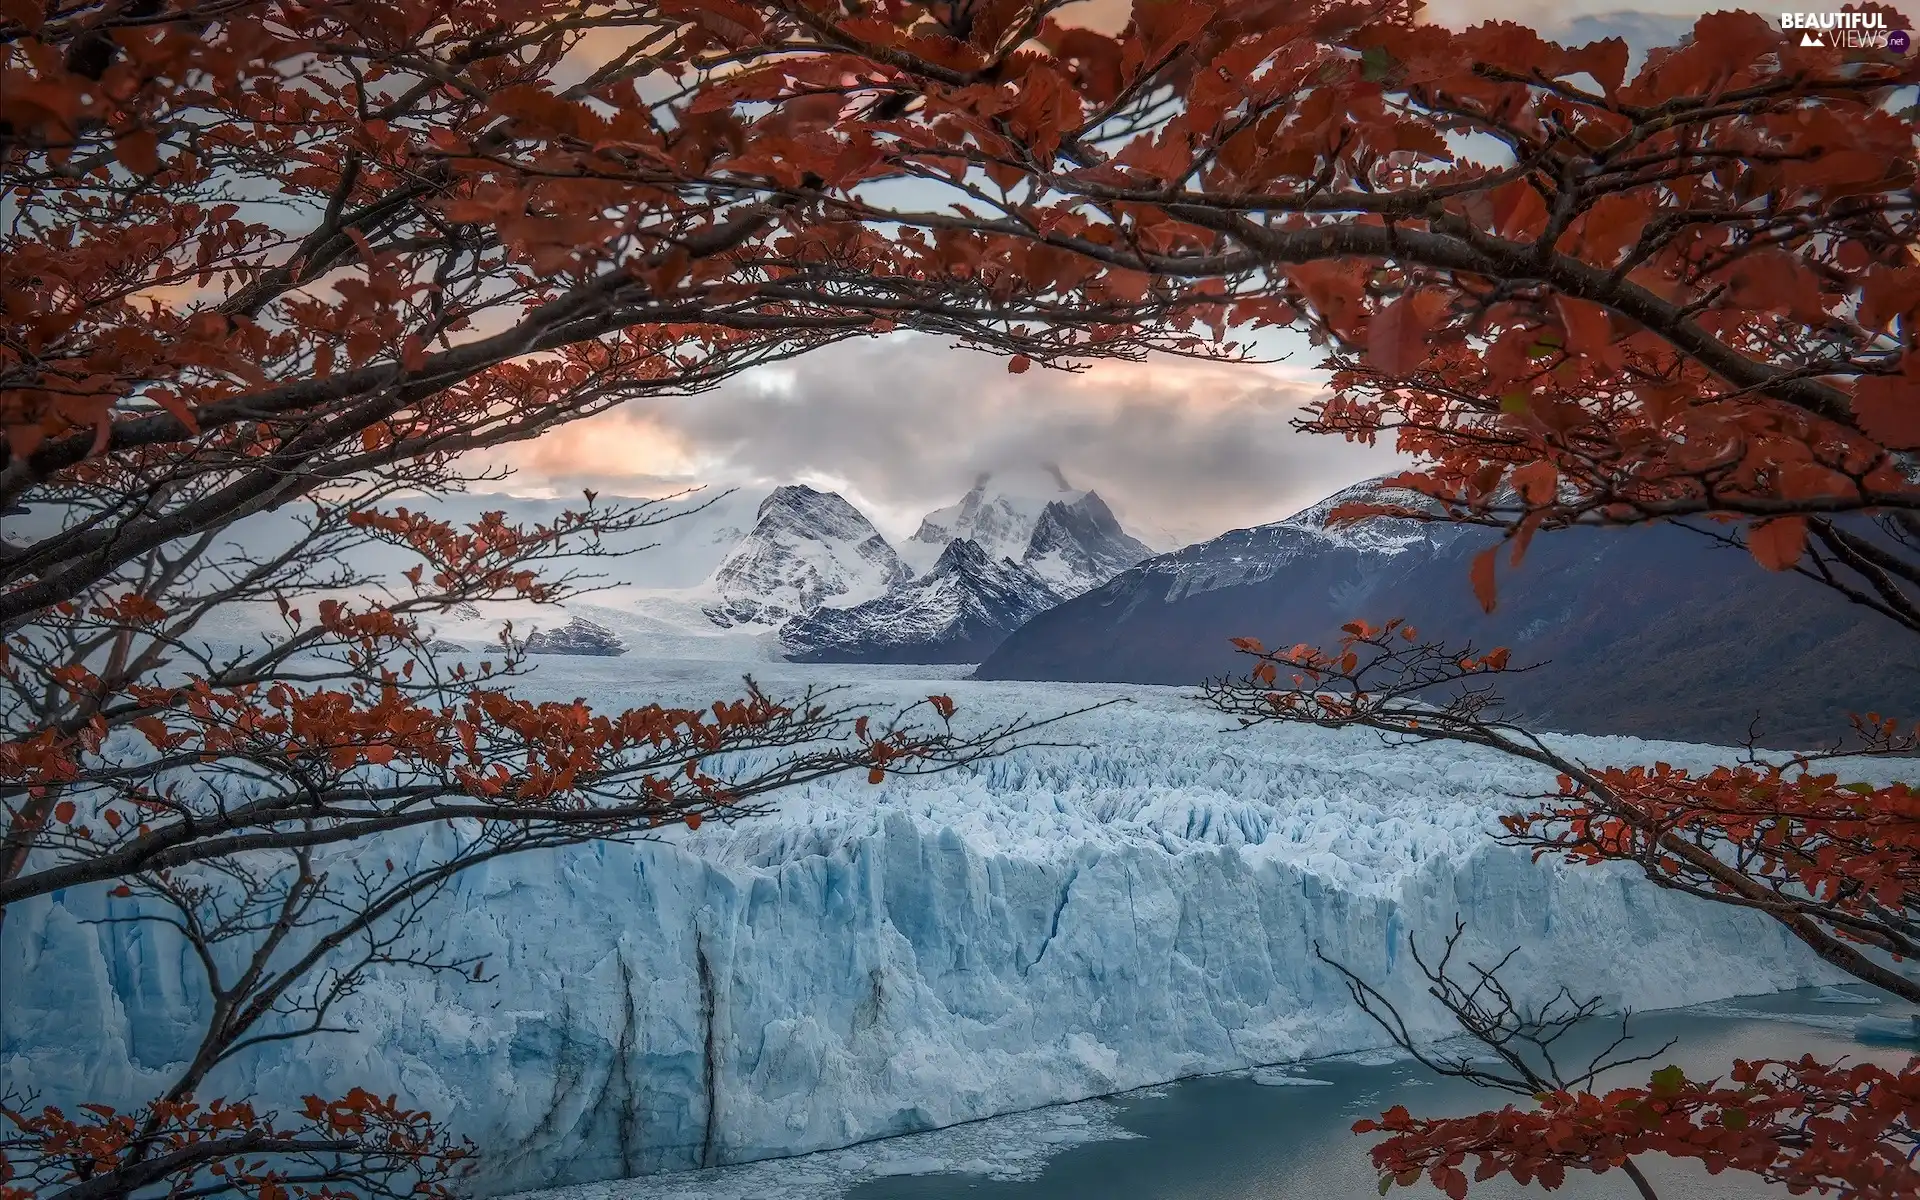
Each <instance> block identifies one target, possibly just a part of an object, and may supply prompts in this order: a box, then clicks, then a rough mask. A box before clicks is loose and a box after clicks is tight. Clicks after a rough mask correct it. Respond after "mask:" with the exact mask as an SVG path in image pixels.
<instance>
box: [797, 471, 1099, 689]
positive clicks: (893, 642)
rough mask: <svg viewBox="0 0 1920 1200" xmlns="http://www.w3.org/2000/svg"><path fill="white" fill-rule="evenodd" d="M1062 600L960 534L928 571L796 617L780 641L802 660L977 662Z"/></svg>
mask: <svg viewBox="0 0 1920 1200" xmlns="http://www.w3.org/2000/svg"><path fill="white" fill-rule="evenodd" d="M1096 499H1097V498H1096ZM1061 598H1062V597H1061V596H1060V594H1059V593H1058V592H1056V591H1054V590H1053V588H1051V587H1049V586H1048V584H1047V581H1046V580H1045V579H1043V578H1041V577H1040V575H1039V574H1038V573H1036V572H1035V571H1034V570H1033V569H1032V568H1031V567H1029V566H1026V565H1025V564H1022V563H1017V562H1014V561H1013V560H1012V559H1010V558H997V559H996V558H991V557H989V556H988V554H987V552H986V551H985V550H984V549H982V548H981V546H980V544H979V543H978V542H975V541H973V540H971V539H969V538H955V539H954V540H953V541H950V542H948V543H947V547H946V549H945V550H943V551H942V552H941V554H940V558H939V561H937V562H936V563H934V565H933V568H932V569H931V570H929V571H928V572H927V573H926V574H925V575H922V576H921V577H920V578H918V579H915V580H913V581H912V582H910V583H906V584H903V585H901V586H899V587H896V588H895V589H893V590H892V591H890V592H888V593H887V594H886V595H884V596H880V597H878V598H876V599H873V600H869V601H867V602H866V603H864V604H856V605H854V606H852V607H851V608H822V609H819V610H817V611H816V612H814V613H813V614H812V615H811V616H807V617H799V618H796V619H794V620H793V621H790V622H788V623H787V624H786V625H785V626H784V627H782V628H781V630H780V645H781V648H782V649H783V650H784V651H785V653H786V656H787V657H788V658H791V659H795V660H798V661H801V662H917V663H933V662H979V661H980V660H981V659H982V658H984V657H985V656H986V655H987V654H988V653H990V652H991V651H992V650H993V648H994V647H995V646H998V645H999V644H1000V642H1001V641H1002V640H1003V639H1005V637H1006V636H1007V634H1009V633H1011V632H1013V631H1014V630H1015V629H1018V628H1019V627H1020V626H1022V625H1024V624H1026V623H1027V622H1028V621H1029V620H1031V619H1032V618H1033V617H1035V616H1037V615H1038V614H1040V613H1042V612H1045V611H1046V610H1047V609H1049V608H1052V607H1053V606H1054V605H1056V604H1058V603H1060V600H1061Z"/></svg>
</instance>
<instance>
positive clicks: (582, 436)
mask: <svg viewBox="0 0 1920 1200" xmlns="http://www.w3.org/2000/svg"><path fill="white" fill-rule="evenodd" d="M1319 390H1320V384H1319V381H1318V379H1317V378H1316V377H1315V375H1314V374H1313V373H1311V372H1307V371H1303V370H1300V369H1297V368H1288V367H1285V366H1271V365H1232V364H1205V363H1194V362H1188V361H1183V360H1178V359H1162V360H1154V361H1149V362H1146V363H1099V364H1095V365H1093V366H1091V367H1089V368H1088V369H1087V370H1085V371H1084V372H1080V373H1076V374H1067V373H1064V372H1059V371H1046V370H1039V369H1036V370H1032V371H1029V372H1027V373H1025V374H1022V375H1010V374H1008V373H1007V370H1006V364H1005V362H1004V360H1002V359H998V358H993V357H990V356H987V355H984V354H977V353H973V352H969V351H964V350H958V349H954V348H952V347H950V346H946V345H943V344H941V343H939V342H937V341H935V340H933V339H929V338H923V337H914V336H894V337H888V338H880V339H871V340H864V341H859V342H851V343H844V344H842V345H839V346H835V347H831V348H829V349H826V350H822V351H817V352H815V353H813V354H810V355H807V356H805V357H804V358H801V359H798V360H796V361H795V362H793V363H789V364H784V365H782V366H781V367H779V368H767V369H762V370H760V371H757V372H753V373H750V374H748V375H744V376H742V377H740V378H739V379H736V380H734V381H732V382H730V383H729V384H728V385H727V386H725V387H723V388H721V389H719V390H717V391H715V392H711V393H708V394H706V395H703V396H696V397H690V398H676V399H669V400H657V401H645V402H634V403H630V404H628V405H626V406H625V407H623V408H620V409H617V410H615V411H613V412H611V413H607V414H605V415H603V416H601V417H597V418H594V419H592V420H589V421H583V422H581V423H579V424H577V425H573V426H569V427H566V428H563V429H560V430H557V431H555V432H553V433H551V434H549V435H547V436H545V437H543V438H541V439H539V440H538V441H536V442H534V443H531V444H529V445H527V446H524V447H516V448H514V449H513V450H511V451H509V455H510V458H509V461H510V463H511V465H513V466H514V467H515V468H516V470H517V472H518V474H517V476H516V478H515V480H514V483H513V486H514V487H515V490H518V491H527V492H533V491H547V492H552V493H561V492H571V491H574V490H576V489H578V488H580V487H583V486H591V487H597V488H602V489H605V490H607V491H610V492H624V493H635V492H639V493H654V494H657V493H658V492H660V491H665V490H673V489H676V488H680V487H685V486H688V485H692V484H729V485H741V486H764V485H769V484H775V483H786V482H804V483H811V484H814V485H815V486H821V487H830V488H833V489H835V490H838V491H840V492H841V493H842V494H843V495H845V496H847V498H848V499H850V500H852V501H853V502H854V503H856V504H858V505H860V507H861V508H862V509H863V510H865V511H866V512H867V513H868V514H869V515H870V516H872V517H873V518H874V520H875V521H876V522H877V523H879V524H880V525H881V526H882V528H883V529H885V530H886V531H887V532H888V533H889V534H894V535H904V534H906V533H910V532H911V531H912V529H913V528H914V527H915V526H916V525H917V524H918V522H919V518H920V517H921V516H922V515H923V514H925V513H926V512H927V511H928V510H930V509H933V508H937V507H939V506H941V505H944V504H950V503H952V502H953V501H954V500H955V499H957V498H958V497H959V496H960V495H961V494H962V493H964V492H965V491H966V489H967V488H968V487H969V486H971V484H972V482H973V479H974V477H975V476H976V475H977V474H978V473H979V472H981V471H985V470H993V469H1006V468H1016V467H1029V466H1034V465H1038V464H1040V463H1044V462H1057V463H1059V464H1060V466H1061V467H1062V469H1063V470H1064V471H1065V472H1066V474H1067V477H1068V478H1069V479H1070V480H1071V481H1072V482H1073V483H1074V484H1075V486H1078V487H1092V488H1095V489H1097V490H1098V491H1099V492H1100V494H1101V495H1102V496H1103V497H1105V498H1106V499H1107V501H1108V502H1109V503H1110V504H1112V505H1113V506H1114V508H1115V510H1116V511H1117V512H1118V513H1119V514H1120V516H1121V518H1122V520H1123V521H1126V522H1127V523H1128V524H1129V525H1130V526H1137V527H1138V528H1139V529H1140V530H1141V531H1142V534H1143V536H1146V537H1148V540H1158V541H1161V542H1175V541H1187V540H1193V539H1195V538H1200V537H1206V536H1211V535H1212V534H1215V533H1219V532H1221V531H1223V530H1225V529H1229V528H1233V527H1235V526H1239V525H1246V524H1254V523H1258V522H1261V521H1270V520H1276V519H1278V518H1280V517H1283V516H1286V515H1288V514H1289V513H1292V512H1294V511H1297V510H1298V509H1300V508H1302V507H1305V506H1306V505H1308V504H1310V503H1312V502H1313V501H1315V500H1317V499H1319V498H1320V497H1322V496H1324V495H1325V494H1327V493H1328V492H1331V491H1334V490H1336V489H1338V488H1340V487H1342V486H1344V485H1345V484H1348V483H1351V482H1353V481H1354V480H1356V479H1360V478H1363V477H1364V476H1366V475H1369V474H1374V473H1377V472H1379V471H1383V470H1388V469H1391V468H1392V467H1394V466H1395V465H1396V463H1397V462H1398V460H1397V459H1396V457H1395V456H1394V455H1393V454H1392V453H1391V452H1389V451H1385V450H1381V449H1369V448H1364V447H1356V446H1350V445H1348V444H1346V443H1344V442H1342V441H1340V440H1339V439H1335V438H1326V437H1313V436H1308V435H1305V434H1300V433H1296V432H1295V431H1294V430H1293V429H1292V428H1291V427H1290V424H1289V422H1290V420H1291V419H1292V418H1293V417H1295V416H1297V415H1298V414H1299V412H1300V409H1301V407H1302V406H1303V405H1304V404H1306V403H1307V402H1308V401H1310V400H1311V399H1312V398H1313V397H1314V396H1315V395H1316V394H1318V392H1319Z"/></svg>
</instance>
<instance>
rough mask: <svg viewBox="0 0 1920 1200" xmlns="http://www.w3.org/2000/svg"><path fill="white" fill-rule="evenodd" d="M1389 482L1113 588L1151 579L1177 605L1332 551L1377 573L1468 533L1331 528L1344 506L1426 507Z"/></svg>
mask: <svg viewBox="0 0 1920 1200" xmlns="http://www.w3.org/2000/svg"><path fill="white" fill-rule="evenodd" d="M1384 478H1385V477H1384V476H1382V477H1380V478H1375V479H1368V480H1363V481H1362V482H1360V483H1356V484H1354V485H1353V486H1352V487H1348V488H1342V489H1341V490H1340V491H1338V492H1335V493H1334V494H1333V495H1331V496H1328V497H1327V498H1325V499H1324V500H1321V501H1319V502H1318V503H1316V504H1313V505H1310V506H1308V507H1307V508H1304V509H1302V510H1301V511H1299V512H1297V513H1295V514H1293V515H1292V516H1290V517H1288V518H1286V519H1285V520H1282V521H1275V522H1273V523H1272V524H1268V525H1256V526H1253V527H1251V528H1248V529H1232V530H1228V531H1227V532H1226V533H1223V534H1221V535H1220V536H1218V537H1215V538H1211V539H1209V540H1207V541H1204V542H1197V543H1195V544H1194V545H1191V546H1187V547H1184V548H1182V549H1179V550H1175V551H1173V552H1172V553H1170V554H1162V555H1159V556H1157V557H1154V558H1149V559H1147V560H1146V561H1144V562H1141V563H1139V564H1138V565H1137V566H1135V567H1133V568H1132V569H1131V570H1130V571H1127V572H1123V573H1121V574H1119V575H1116V576H1115V578H1114V580H1113V581H1112V582H1113V583H1114V584H1115V585H1117V586H1129V585H1135V584H1138V583H1144V582H1146V581H1149V580H1150V581H1153V583H1154V584H1155V590H1156V591H1160V592H1162V593H1163V595H1164V599H1166V600H1167V601H1174V600H1178V599H1180V598H1181V597H1183V596H1190V595H1194V594H1197V593H1201V592H1210V591H1215V590H1218V589H1220V588H1227V587H1238V586H1243V585H1246V584H1254V583H1259V582H1261V581H1263V580H1267V579H1272V578H1274V577H1275V576H1277V575H1279V574H1281V573H1282V572H1283V571H1284V570H1285V569H1286V568H1287V567H1288V566H1289V565H1291V564H1294V563H1298V562H1302V561H1305V560H1307V559H1310V558H1315V557H1318V556H1323V555H1325V554H1327V553H1328V552H1329V551H1348V552H1351V553H1353V554H1357V555H1361V556H1364V557H1366V558H1368V559H1371V560H1373V561H1372V564H1371V565H1372V566H1373V567H1374V568H1376V569H1377V568H1378V567H1379V566H1382V565H1385V563H1386V562H1388V561H1390V560H1391V559H1393V558H1395V557H1396V556H1398V555H1401V554H1403V553H1405V552H1407V551H1409V550H1412V549H1414V548H1415V547H1420V546H1431V545H1436V544H1439V543H1442V542H1445V541H1447V540H1450V539H1452V538H1454V537H1457V536H1459V535H1460V533H1461V532H1462V531H1461V530H1460V529H1459V528H1457V527H1453V526H1445V525H1431V524H1428V523H1426V522H1422V521H1414V520H1407V519H1404V518H1394V517H1371V518H1368V519H1367V520H1364V521H1358V522H1353V523H1346V524H1341V525H1338V526H1332V527H1329V526H1328V525H1327V518H1328V517H1329V516H1330V515H1331V514H1332V513H1333V511H1334V510H1335V509H1337V508H1339V507H1340V506H1341V505H1343V504H1351V503H1366V502H1371V503H1379V504H1400V505H1405V506H1407V507H1417V506H1418V505H1420V504H1421V503H1424V500H1423V498H1422V497H1420V496H1419V495H1417V494H1416V493H1413V492H1409V491H1406V490H1404V489H1401V488H1388V487H1384V486H1382V484H1383V481H1384Z"/></svg>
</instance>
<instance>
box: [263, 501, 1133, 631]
mask: <svg viewBox="0 0 1920 1200" xmlns="http://www.w3.org/2000/svg"><path fill="white" fill-rule="evenodd" d="M598 503H599V504H600V505H601V506H602V507H603V508H604V507H608V506H614V505H630V504H635V503H643V502H642V501H637V500H635V499H633V498H629V497H618V496H602V497H601V498H600V499H599V501H598ZM580 504H581V500H580V499H579V498H577V497H567V498H557V499H540V498H528V497H517V496H508V495H501V494H489V493H472V494H457V495H453V496H444V497H434V498H431V499H417V500H414V501H412V503H411V505H410V506H411V507H415V508H418V509H422V510H425V511H427V512H428V513H430V514H431V515H433V516H435V517H438V518H441V519H444V520H448V521H451V522H454V523H455V524H466V523H469V522H472V521H475V520H477V519H478V518H479V517H480V516H481V514H483V513H487V512H493V511H500V512H503V513H504V514H505V515H506V518H507V519H508V520H509V521H512V522H516V523H522V524H542V523H548V522H551V521H553V520H554V519H555V518H556V517H557V516H559V514H560V513H561V512H562V511H564V510H567V509H569V508H578V507H579V506H580ZM654 514H655V515H656V516H659V517H662V518H670V519H664V520H662V521H660V522H659V523H657V524H654V525H651V526H649V527H647V528H645V529H640V530H634V531H631V532H629V533H625V534H619V535H611V536H609V537H608V538H607V539H606V541H605V544H604V545H603V547H602V550H603V551H604V553H602V554H598V555H594V556H591V557H582V558H578V559H558V560H554V561H553V562H551V563H549V564H547V566H548V568H549V571H550V572H551V573H553V574H555V575H561V574H567V575H573V576H576V577H577V583H578V584H579V585H580V586H579V588H578V589H577V590H576V594H575V595H574V596H573V597H571V598H570V599H568V600H566V601H565V602H563V603H561V604H558V605H534V604H531V603H528V602H520V601H513V602H500V603H493V604H487V605H483V606H481V607H480V608H479V609H477V610H476V611H474V612H472V613H469V614H466V615H446V616H443V617H442V618H440V619H439V620H438V621H436V623H435V626H434V628H433V630H432V631H431V632H432V633H433V634H434V635H435V636H437V637H440V638H444V639H449V640H451V641H454V642H460V643H466V644H472V643H489V642H492V641H494V640H496V639H497V638H498V636H499V635H500V631H501V626H502V623H503V622H509V621H510V622H511V623H512V625H513V630H514V636H516V637H526V636H527V635H528V631H529V630H531V629H534V628H536V627H537V628H538V629H539V630H544V631H548V632H547V633H544V634H543V635H542V637H543V639H552V638H555V637H558V636H559V635H560V632H561V631H562V630H564V629H566V628H570V627H573V625H574V623H576V622H587V623H590V624H591V625H592V626H594V627H595V628H596V629H598V630H601V631H604V633H605V635H606V637H605V638H604V639H602V640H605V641H607V642H608V644H621V645H624V646H625V647H626V648H627V649H628V651H630V652H632V653H635V654H638V655H641V656H646V657H665V658H694V659H714V660H726V661H763V660H766V659H769V658H775V657H779V656H780V655H782V654H783V653H786V652H793V653H797V654H799V655H801V656H802V657H807V658H813V657H818V656H819V655H822V654H827V655H828V656H829V657H833V658H835V659H838V660H849V661H852V660H857V659H858V656H859V655H860V654H862V653H867V652H871V653H873V654H875V655H877V656H878V658H876V659H875V661H891V662H955V661H979V656H983V655H985V654H986V653H988V652H989V651H991V650H992V648H993V647H994V646H995V645H997V644H998V641H999V639H1000V638H1002V637H1004V636H1005V635H1006V634H1007V633H1008V632H1010V631H1011V630H1013V629H1015V628H1017V627H1018V626H1019V625H1020V624H1022V623H1023V622H1025V621H1026V620H1028V619H1029V618H1030V617H1032V616H1033V615H1034V614H1036V613H1037V612H1039V611H1042V610H1043V609H1045V608H1047V607H1051V606H1052V605H1054V604H1057V603H1059V602H1060V601H1061V600H1063V599H1065V598H1067V597H1069V596H1074V595H1078V594H1080V593H1082V592H1084V591H1086V590H1087V589H1089V588H1091V587H1095V586H1098V585H1099V584H1101V583H1103V582H1105V581H1106V580H1108V579H1110V578H1112V577H1113V576H1114V575H1116V574H1118V573H1119V572H1121V571H1123V570H1125V569H1126V568H1127V567H1129V566H1131V565H1132V564H1133V563H1135V562H1138V561H1140V560H1141V559H1143V558H1145V557H1146V556H1147V555H1148V553H1149V551H1148V550H1147V548H1146V546H1144V545H1142V544H1141V543H1140V542H1139V541H1137V540H1135V539H1134V538H1133V537H1131V536H1130V535H1129V534H1128V533H1127V532H1126V531H1125V530H1124V529H1122V528H1121V527H1120V523H1119V521H1118V520H1117V519H1116V518H1115V517H1114V515H1113V512H1112V510H1110V509H1109V508H1108V507H1107V505H1106V503H1105V502H1104V501H1103V500H1101V498H1100V497H1099V496H1098V495H1096V494H1095V493H1093V492H1086V491H1077V490H1075V489H1073V488H1071V487H1069V486H1067V484H1066V481H1065V479H1064V477H1062V476H1061V475H1060V473H1059V471H1058V469H1056V468H1049V469H1047V470H1044V471H1041V472H1037V473H1036V472H1012V473H1005V474H1000V473H996V474H990V475H984V476H982V477H981V478H980V480H979V481H978V482H977V484H976V486H975V487H974V488H973V489H972V490H971V491H969V492H968V493H967V495H966V496H965V497H964V498H963V499H962V500H961V501H960V502H959V503H957V504H953V505H949V506H948V507H946V508H943V509H940V510H938V511H937V512H934V513H931V514H929V515H928V516H927V518H926V519H925V520H924V521H922V522H921V525H920V529H919V531H918V532H917V533H916V534H915V535H914V537H913V538H912V539H910V540H908V541H906V542H904V543H903V544H902V546H901V547H900V548H898V549H896V547H895V546H894V545H893V544H891V543H889V542H888V540H887V539H886V537H884V536H883V535H882V534H881V533H880V531H879V530H878V529H876V528H875V527H874V525H873V523H872V522H871V521H869V520H868V519H867V517H866V515H865V514H864V513H862V512H861V511H860V510H859V509H858V508H856V507H855V506H854V505H853V504H851V503H849V502H848V501H847V500H846V499H845V498H844V497H842V496H840V495H839V494H838V493H835V492H830V491H822V490H819V489H816V488H812V487H807V486H804V485H799V484H792V485H787V486H782V487H776V488H774V489H772V490H771V491H761V490H758V489H753V488H747V489H738V490H724V489H706V490H702V491H698V492H695V493H692V494H690V495H687V496H681V497H675V498H673V499H670V500H666V501H659V502H655V509H654ZM254 526H257V527H258V528H257V529H254ZM249 528H250V529H254V532H255V533H256V534H258V535H259V536H260V537H261V538H264V539H266V541H268V542H274V543H276V544H287V543H289V542H290V539H292V538H293V537H294V536H297V533H298V525H297V522H296V521H295V520H294V518H293V516H292V514H291V513H290V512H289V513H274V514H267V516H266V517H265V518H263V519H262V520H261V521H259V522H255V523H254V525H253V526H249ZM955 542H965V543H966V544H967V546H969V547H972V548H973V549H972V551H968V550H965V549H963V550H961V551H958V552H956V554H955V555H954V556H949V555H948V554H947V551H948V548H949V546H950V545H952V544H953V543H955ZM265 548H266V547H265V545H264V544H263V545H262V546H261V547H256V549H260V550H263V551H264V549H265ZM903 551H904V553H903ZM362 557H363V558H364V561H356V566H357V567H358V568H359V569H360V570H361V571H362V572H363V573H365V574H367V575H369V576H372V577H384V578H387V579H388V580H396V579H397V578H398V576H399V574H400V572H402V571H404V570H406V569H407V568H408V567H411V566H413V565H414V564H415V559H414V558H413V557H412V556H411V555H410V554H409V553H407V552H405V551H402V550H399V549H397V548H392V547H384V546H370V547H366V548H365V553H364V555H363V556H362ZM950 559H951V561H949V560H950ZM909 585H912V586H909ZM856 608H857V609H859V610H860V611H859V612H858V613H857V614H854V615H852V616H849V617H844V618H843V617H839V616H836V615H834V614H835V613H838V612H840V611H849V610H853V609H856ZM823 614H824V615H823ZM816 616H817V617H819V618H820V620H819V621H818V622H817V623H810V622H812V619H813V618H815V617H816ZM247 620H249V621H251V620H252V617H251V616H249V617H247ZM259 620H260V621H263V622H265V625H266V627H269V628H271V627H274V625H275V622H276V621H277V616H276V614H274V613H272V612H271V611H268V610H266V609H264V608H263V609H262V613H261V615H260V617H259ZM786 626H792V627H793V630H794V636H793V637H792V638H782V637H778V636H776V634H777V631H780V630H781V629H782V628H783V627H786ZM565 643H567V639H564V638H563V639H562V640H561V641H560V642H554V643H553V644H555V645H561V644H565ZM545 644H547V643H546V641H544V640H543V642H542V645H545ZM583 644H584V643H583ZM963 645H964V646H966V647H969V649H968V651H967V653H969V654H972V655H974V656H975V657H973V658H969V659H965V660H962V659H956V658H954V657H953V655H955V654H957V653H960V651H959V649H958V647H960V646H963ZM829 647H833V648H835V649H833V650H831V651H829V650H828V648H829ZM861 647H865V648H866V649H865V650H862V649H861ZM563 652H564V651H563Z"/></svg>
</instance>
